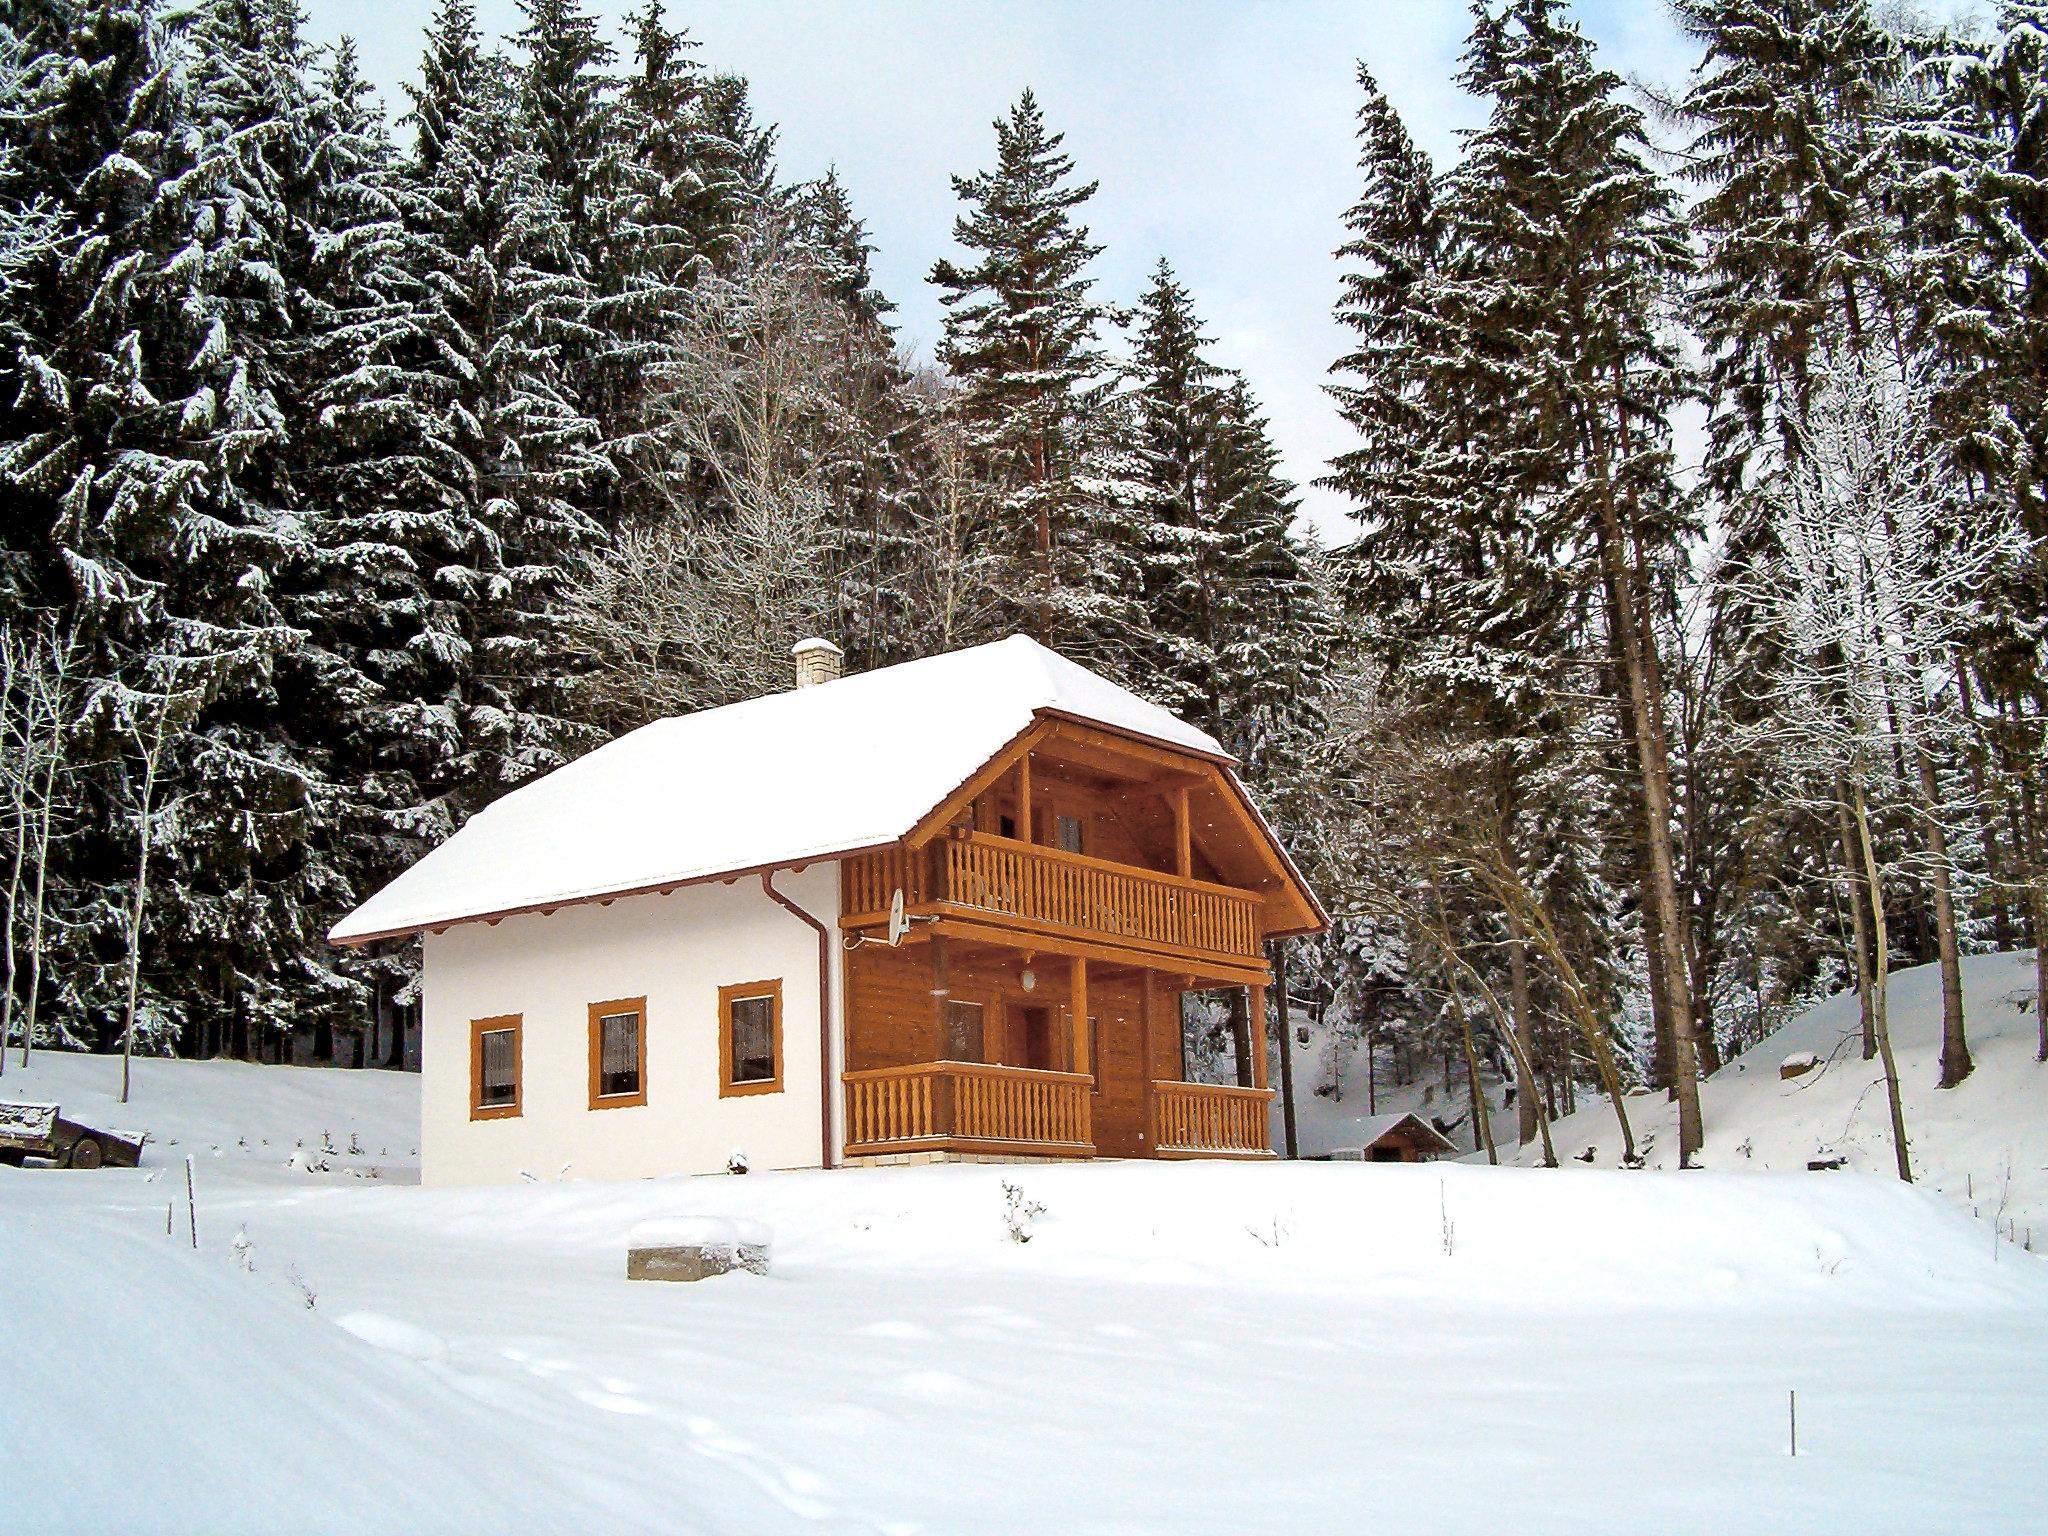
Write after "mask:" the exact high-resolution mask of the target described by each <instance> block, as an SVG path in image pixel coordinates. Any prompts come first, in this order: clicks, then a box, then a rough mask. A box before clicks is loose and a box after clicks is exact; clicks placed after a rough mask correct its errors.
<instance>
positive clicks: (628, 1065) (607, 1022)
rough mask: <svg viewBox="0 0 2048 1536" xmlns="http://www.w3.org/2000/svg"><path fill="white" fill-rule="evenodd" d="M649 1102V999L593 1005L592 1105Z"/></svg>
mask: <svg viewBox="0 0 2048 1536" xmlns="http://www.w3.org/2000/svg"><path fill="white" fill-rule="evenodd" d="M646 1102H647V999H646V998H644V997H621V998H614V999H613V1000H612V1001H611V1002H608V1003H592V1004H591V1005H590V1107H591V1108H592V1109H626V1108H629V1107H630V1106H632V1105H635V1104H645V1103H646Z"/></svg>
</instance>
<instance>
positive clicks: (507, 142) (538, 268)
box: [407, 0, 609, 809]
mask: <svg viewBox="0 0 2048 1536" xmlns="http://www.w3.org/2000/svg"><path fill="white" fill-rule="evenodd" d="M427 49H428V55H429V59H430V67H429V68H428V69H427V70H425V71H424V72H423V73H424V77H425V79H426V81H427V82H428V83H429V85H428V88H430V89H431V90H433V91H434V92H435V95H434V96H433V98H432V107H433V111H434V113H435V115H436V117H437V118H438V119H439V120H440V121H442V122H443V123H444V138H443V141H442V143H441V145H440V147H439V148H438V150H437V151H435V152H434V155H433V158H432V159H431V160H430V159H429V156H428V153H427V151H426V149H425V146H424V144H422V146H421V147H420V148H417V149H416V150H415V156H414V162H413V165H412V166H411V168H410V175H409V178H408V179H409V181H410V183H411V186H410V189H409V191H408V231H407V232H408V236H409V243H408V249H409V251H410V253H411V259H412V260H414V261H415V262H417V263H418V269H417V273H416V281H417V282H418V284H419V286H420V289H421V291H422V292H423V293H424V295H425V296H426V297H425V313H424V315H423V318H422V321H421V325H422V327H423V331H424V339H425V341H426V344H427V346H428V348H429V352H430V355H429V358H428V360H427V362H426V364H425V366H427V367H429V368H431V370H432V372H433V375H434V377H435V379H436V380H437V385H436V397H437V399H438V413H437V418H436V421H435V426H434V430H433V437H432V441H433V442H434V445H435V451H436V456H437V458H438V459H439V461H440V464H439V466H438V469H439V472H440V473H444V474H447V475H448V476H450V479H449V482H448V483H447V485H446V501H445V503H444V506H443V508H441V509H437V514H438V515H437V517H436V519H435V524H436V526H433V527H431V528H429V529H426V530H423V531H424V532H427V533H428V534H429V536H430V537H431V538H432V539H433V540H434V542H435V546H436V547H435V548H434V551H433V558H434V559H435V560H436V562H437V567H438V568H437V569H435V571H434V576H433V580H432V582H431V583H430V584H429V591H430V592H431V593H432V596H433V600H434V601H436V602H449V601H451V600H452V608H451V610H450V611H448V612H447V613H446V614H445V615H443V616H438V617H436V618H435V619H433V620H431V621H430V625H431V628H432V629H433V630H434V631H435V632H436V633H437V634H439V635H441V636H442V637H444V638H443V639H442V640H441V641H440V642H439V644H440V646H441V647H442V648H443V651H444V653H445V655H446V656H449V657H454V658H456V660H457V661H458V665H457V666H455V667H454V668H453V669H452V670H453V671H454V674H455V675H454V676H452V677H450V678H449V679H448V686H449V691H448V694H447V696H446V697H445V700H444V701H443V702H442V703H441V705H440V708H441V709H442V710H443V711H445V725H446V728H447V730H448V732H449V733H450V734H451V736H452V742H451V746H452V748H453V751H452V755H450V756H449V757H447V759H446V760H445V763H444V768H445V774H446V777H445V779H444V780H443V781H442V782H440V783H438V784H436V785H435V786H434V788H435V791H436V794H437V796H446V797H447V798H448V800H449V801H450V802H451V804H452V805H454V806H456V807H461V808H463V809H468V808H474V807H475V806H477V805H480V804H482V803H484V802H487V801H488V800H490V799H492V798H494V797H495V796H496V795H497V794H499V793H501V792H502V791H503V790H505V789H507V788H510V787H511V786H512V785H514V784H517V783H519V782H520V781H521V780H523V779H525V778H527V777H529V776H531V775H532V774H534V773H537V772H541V771H544V770H546V769H547V768H550V767H552V766H555V765H556V764H558V763H559V762H561V761H562V760H563V753H564V751H565V750H566V749H567V747H568V746H569V744H570V743H571V742H572V741H573V740H574V737H575V732H574V730H573V728H572V726H571V725H570V724H569V721H568V719H567V718H566V716H565V713H564V711H565V710H566V709H567V707H568V706H567V695H566V687H565V684H566V681H567V680H566V679H564V678H562V677H561V676H560V675H559V674H560V669H559V667H558V665H557V664H556V658H555V657H554V656H553V655H552V653H551V632H552V623H553V620H552V619H551V617H550V612H549V610H550V608H551V605H552V604H553V602H554V600H555V598H556V596H557V595H558V594H559V593H560V592H561V591H562V590H563V588H564V586H565V584H566V583H567V581H568V580H569V579H570V576H571V574H572V572H573V571H574V569H575V566H576V564H577V562H578V560H579V559H580V557H581V553H582V551H583V550H585V549H586V548H587V547H589V546H590V545H591V544H592V543H593V542H594V541H595V540H597V539H598V538H599V537H600V530H599V528H598V526H597V525H596V524H595V523H594V522H593V521H592V519H591V518H590V516H589V514H588V513H587V511H586V510H585V508H586V507H587V506H588V505H589V503H590V501H591V500H592V498H593V497H594V496H595V494H596V492H595V490H594V489H593V488H594V487H595V486H597V485H599V484H601V483H603V482H604V481H605V480H606V478H607V476H608V473H609V466H608V465H607V464H606V462H605V460H604V459H603V457H602V456H601V453H600V445H599V436H598V429H597V425H596V423H594V422H593V421H592V420H591V419H590V418H589V417H588V416H586V415H584V414H583V413H582V412H581V411H580V410H578V408H577V407H576V404H575V403H574V399H573V395H572V391H571V387H570V381H569V378H568V367H567V362H566V361H565V354H566V353H572V352H574V351H575V350H576V348H577V346H578V345H579V343H580V342H581V340H582V339H583V337H584V331H583V325H584V321H585V318H586V316H587V315H588V312H589V290H588V286H587V285H586V284H585V283H583V282H582V281H581V280H580V279H579V278H578V277H577V276H576V275H575V273H574V271H573V261H572V257H571V253H570V249H569V247H570V241H571V235H570V230H569V227H568V221H567V219H566V217H565V215H564V212H563V208H562V205H561V203H560V201H559V199H558V197H557V193H556V189H555V188H554V187H553V186H552V185H551V184H550V183H549V181H548V180H547V178H546V177H545V175H544V173H543V167H542V162H541V160H540V157H539V155H538V154H537V153H536V152H535V151H534V149H533V148H532V146H531V144H530V143H529V138H528V134H527V131H526V128H525V125H524V124H523V122H522V118H521V112H520V105H519V96H518V92H517V81H516V78H515V76H514V73H513V70H512V67H511V65H510V64H509V63H508V62H507V61H506V60H505V59H503V58H502V57H500V56H497V55H487V54H484V53H483V52H482V50H481V46H480V44H479V42H478V38H477V33H476V22H475V16H474V12H473V11H472V10H471V9H470V7H469V6H468V5H467V4H466V3H464V0H444V3H443V5H442V6H441V9H440V10H439V11H438V12H437V14H436V18H435V22H434V24H433V26H432V28H431V29H430V30H429V34H428V42H427ZM436 82H438V83H436ZM415 99H416V101H419V102H420V103H421V110H425V106H426V101H425V99H424V97H420V96H416V98H415ZM436 659H437V660H439V659H441V658H436Z"/></svg>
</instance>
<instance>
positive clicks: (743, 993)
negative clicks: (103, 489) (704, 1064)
mask: <svg viewBox="0 0 2048 1536" xmlns="http://www.w3.org/2000/svg"><path fill="white" fill-rule="evenodd" d="M718 1054H719V1058H720V1059H719V1064H718V1096H719V1097H720V1098H731V1097H733V1096H734V1095H736V1094H744V1093H780V1092H781V1091H782V983H781V981H780V980H776V981H749V982H743V983H742V984H741V985H739V986H736V987H720V988H719V989H718Z"/></svg>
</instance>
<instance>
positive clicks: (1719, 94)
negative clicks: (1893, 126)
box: [1677, 0, 1900, 916]
mask: <svg viewBox="0 0 2048 1536" xmlns="http://www.w3.org/2000/svg"><path fill="white" fill-rule="evenodd" d="M1677 12H1678V16H1679V19H1680V22H1681V24H1682V25H1683V26H1684V27H1685V28H1686V30H1687V31H1688V33H1689V34H1690V35H1691V36H1692V37H1693V38H1694V40H1695V41H1696V42H1697V43H1698V44H1699V45H1700V46H1701V49H1702V58H1701V61H1700V64H1699V66H1698V67H1697V69H1696V71H1695V73H1694V77H1693V80H1692V82H1691V84H1690V86H1689V88H1688V90H1687V92H1686V94H1685V96H1684V97H1683V99H1682V100H1681V101H1680V103H1679V104H1678V115H1679V119H1680V121H1681V123H1682V124H1683V125H1684V126H1685V127H1686V128H1687V129H1689V131H1690V134H1691V139H1690V143H1689V145H1688V158H1687V161H1686V163H1685V166H1684V170H1683V174H1684V175H1685V176H1686V177H1687V178H1688V179H1690V180H1691V181H1693V182H1694V183H1695V184H1697V185H1698V186H1699V187H1700V189H1701V192H1700V196H1699V198H1698V200H1697V201H1696V202H1695V203H1694V204H1693V205H1692V207H1691V208H1690V209H1689V210H1688V215H1687V219H1688V224H1689V226H1690V227H1691V229H1692V230H1693V231H1694V233H1695V235H1696V237H1697V238H1698V239H1699V240H1700V242H1701V244H1702V255H1703V260H1702V263H1701V267H1700V271H1699V274H1698V277H1697V279H1696V281H1695V283H1694V285H1693V289H1692V292H1691V296H1690V297H1691V302H1690V305H1689V311H1688V315H1689V322H1690V324H1691V326H1692V329H1693V330H1694V332H1695V333H1696V334H1697V335H1698V336H1699V338H1700V340H1701V343H1702V345H1703V347H1704V349H1705V351H1706V355H1707V385H1708V406H1709V420H1708V436H1709V450H1708V455H1707V462H1706V466H1705V476H1704V480H1705V483H1706V486H1707V488H1708V490H1709V492H1710V493H1711V495H1712V498H1713V501H1714V504H1715V507H1716V511H1717V514H1718V517H1719V520H1720V522H1721V525H1722V526H1721V529H1720V542H1721V544H1722V552H1721V561H1722V563H1723V565H1724V566H1725V569H1726V573H1727V575H1728V577H1729V579H1727V580H1725V581H1721V582H1717V583H1715V585H1714V588H1713V592H1714V606H1713V608H1712V610H1711V611H1710V613H1709V616H1708V622H1709V632H1710V637H1711V638H1710V650H1711V654H1712V668H1713V671H1714V673H1715V675H1716V676H1717V677H1718V678H1719V680H1720V684H1721V686H1720V689H1719V692H1720V695H1721V697H1722V698H1723V699H1724V700H1725V701H1726V702H1727V707H1728V717H1729V721H1730V723H1731V724H1732V725H1733V726H1736V727H1738V728H1739V727H1744V726H1747V725H1749V724H1753V723H1757V718H1756V711H1757V710H1758V709H1759V708H1760V707H1761V706H1760V701H1762V700H1763V699H1765V698H1767V697H1769V696H1770V694H1771V692H1772V690H1773V688H1774V687H1775V672H1776V669H1777V664H1778V660H1777V657H1776V655H1775V652H1774V650H1773V646H1774V644H1775V637H1776V631H1775V629H1774V627H1773V626H1771V625H1768V624H1765V623H1763V622H1762V621H1761V620H1760V618H1759V616H1758V615H1757V614H1755V613H1752V612H1751V611H1750V610H1749V609H1748V608H1747V607H1746V606H1745V603H1746V601H1747V598H1746V596H1745V594H1746V593H1748V592H1749V591H1750V590H1751V589H1752V587H1753V586H1754V582H1753V581H1752V580H1751V577H1753V576H1758V575H1761V574H1763V573H1764V572H1767V571H1768V570H1769V568H1770V566H1771V564H1772V562H1773V560H1774V559H1775V551H1774V549H1773V547H1772V544H1771V538H1772V530H1773V528H1774V526H1775V520H1774V518H1773V516H1772V511H1771V509H1772V506H1773V504H1774V500H1775V498H1777V497H1778V496H1779V495H1780V494H1781V492H1782V490H1783V487H1784V485H1785V483H1786V480H1787V477H1788V476H1790V475H1793V474H1794V473H1795V472H1796V458H1797V453H1798V443H1799V441H1800V433H1799V425H1798V424H1799V422H1800V420H1801V418H1802V415H1803V413H1804V411H1805V409H1806V402H1807V400H1808V398H1809V396H1810V394H1811V391H1812V387H1813V385H1812V377H1813V370H1814V368H1815V366H1816V361H1815V360H1816V358H1817V357H1818V356H1819V354H1820V352H1821V350H1822V348H1824V347H1826V346H1828V345H1831V344H1833V343H1832V338H1835V337H1838V336H1840V335H1842V334H1844V333H1848V334H1850V335H1852V336H1854V337H1855V338H1856V341H1855V344H1854V346H1853V347H1852V348H1851V349H1852V350H1861V349H1863V348H1864V347H1865V346H1867V345H1869V344H1870V342H1871V341H1872V340H1873V339H1874V337H1875V335H1876V332H1875V330H1874V322H1875V321H1877V320H1878V319H1879V318H1880V317H1882V316H1884V315H1885V313H1886V300H1885V299H1884V298H1883V297H1882V294H1883V292H1884V290H1885V286H1886V284H1885V279H1886V278H1887V277H1888V275H1889V274H1890V272H1891V271H1892V270H1895V268H1896V263H1895V262H1894V263H1892V264H1891V265H1890V266H1889V267H1888V266H1887V251H1888V249H1889V247H1890V246H1891V245H1892V243H1893V242H1892V241H1891V239H1890V235H1889V231H1888V228H1887V223H1886V220H1885V218H1884V216H1883V212H1882V202H1883V195H1884V190H1885V189H1884V186H1883V183H1884V181H1885V180H1886V176H1887V173H1888V170H1889V167H1888V166H1887V164H1886V161H1885V159H1884V157H1883V155H1882V153H1881V152H1880V151H1881V149H1882V146H1883V143H1884V140H1883V132H1882V129H1883V121H1882V112H1881V107H1882V102H1883V99H1884V97H1885V94H1886V92H1887V91H1888V90H1889V89H1890V87H1891V86H1892V84H1893V83H1895V82H1896V80H1897V78H1898V72H1899V65H1900V57H1899V50H1898V47H1897V44H1896V42H1895V40H1894V39H1893V38H1892V37H1891V36H1890V35H1889V34H1887V32H1886V31H1885V30H1884V29H1883V28H1882V27H1881V26H1879V25H1878V23H1877V22H1876V20H1875V19H1874V18H1873V16H1872V15H1871V13H1870V10H1869V8H1868V6H1867V5H1866V3H1865V0H1680V3H1679V4H1678V6H1677ZM1729 739H1731V740H1737V741H1740V740H1744V739H1747V738H1746V736H1745V734H1744V732H1743V731H1742V730H1741V729H1737V730H1735V731H1733V732H1732V733H1731V734H1730V737H1729ZM1699 761H1700V763H1701V767H1702V769H1708V768H1716V767H1718V768H1719V769H1720V770H1722V771H1720V772H1717V773H1715V774H1714V775H1713V776H1712V778H1711V780H1710V781H1708V782H1705V783H1703V784H1702V786H1701V788H1702V790H1704V792H1703V793H1697V794H1695V796H1694V797H1693V803H1694V804H1696V805H1697V806H1699V807H1700V808H1701V812H1702V814H1703V815H1704V816H1705V818H1706V820H1707V822H1709V823H1711V825H1707V824H1703V825H1702V826H1701V827H1700V828H1699V834H1700V835H1699V837H1698V838H1697V840H1696V846H1698V847H1700V848H1702V849H1711V848H1717V847H1718V848H1721V849H1723V850H1725V849H1726V848H1727V847H1728V846H1729V845H1730V844H1731V843H1733V842H1737V841H1740V840H1741V839H1743V838H1745V837H1747V838H1748V839H1750V840H1751V841H1756V840H1760V839H1768V840H1773V841H1781V842H1783V843H1785V844H1786V845H1788V846H1794V847H1797V846H1801V845H1805V844H1812V845H1815V846H1818V847H1822V848H1825V847H1826V846H1827V844H1828V842H1830V841H1838V839H1836V838H1833V837H1831V836H1830V833H1829V829H1828V827H1827V825H1826V823H1827V822H1828V821H1832V820H1834V819H1836V818H1822V819H1821V821H1820V822H1819V823H1816V822H1815V821H1814V819H1813V818H1811V817H1802V816H1794V817H1793V818H1792V820H1791V821H1790V822H1787V819H1786V814H1787V807H1786V806H1785V803H1784V802H1783V800H1782V797H1779V796H1776V795H1774V794H1773V793H1772V792H1771V786H1770V785H1769V783H1768V781H1767V778H1766V777H1765V775H1764V773H1763V771H1762V766H1763V765H1761V764H1758V763H1755V762H1752V761H1749V760H1747V759H1745V758H1743V757H1742V756H1741V755H1740V754H1739V753H1736V754H1729V753H1722V754H1708V755H1705V756H1704V757H1702V758H1701V759H1699ZM1774 823H1776V824H1775V825H1774ZM1743 828H1748V829H1750V830H1749V831H1748V832H1746V833H1745V832H1744V831H1742V830H1741V829H1743ZM1706 862H1707V863H1708V864H1709V865H1710V866H1711V865H1722V866H1724V867H1725V865H1726V863H1727V862H1728V861H1727V860H1726V859H1725V858H1719V857H1713V856H1709V857H1708V859H1707V860H1706ZM1844 873H1845V876H1846V878H1847V879H1848V882H1849V886H1850V893H1849V906H1850V909H1851V912H1852V914H1862V915H1864V916H1867V914H1868V909H1869V905H1870V893H1869V891H1868V890H1867V889H1864V888H1863V887H1862V884H1861V881H1862V876H1861V873H1860V870H1859V869H1858V868H1857V867H1856V865H1855V864H1854V863H1852V862H1848V861H1846V860H1845V863H1844ZM1703 899H1705V900H1710V901H1716V902H1718V891H1717V888H1713V887H1709V888H1708V889H1706V890H1705V891H1704V892H1703Z"/></svg>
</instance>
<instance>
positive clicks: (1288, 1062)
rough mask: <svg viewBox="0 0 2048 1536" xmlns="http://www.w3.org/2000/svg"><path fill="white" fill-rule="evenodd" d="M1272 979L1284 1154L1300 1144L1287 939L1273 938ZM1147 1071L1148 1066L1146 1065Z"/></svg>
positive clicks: (1292, 1154)
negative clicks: (1296, 1115) (1296, 1128)
mask: <svg viewBox="0 0 2048 1536" xmlns="http://www.w3.org/2000/svg"><path fill="white" fill-rule="evenodd" d="M1273 981H1274V983H1275V984H1276V985H1277V987H1278V988H1279V993H1280V995H1279V996H1278V997H1277V998H1276V999H1275V1000H1274V1001H1275V1005H1276V1006H1277V1007H1278V1008H1279V1011H1280V1016H1279V1019H1278V1021H1277V1022H1278V1023H1279V1026H1280V1129H1281V1132H1282V1134H1283V1135H1285V1137H1286V1138H1287V1155H1288V1156H1289V1157H1290V1158H1294V1157H1299V1156H1301V1144H1300V1141H1299V1139H1298V1138H1297V1137H1296V1135H1295V1125H1294V1024H1293V1021H1292V1019H1291V1018H1290V1016H1289V1013H1288V1006H1287V941H1286V940H1285V939H1275V940H1274V941H1273ZM1146 1070H1147V1072H1148V1074H1149V1072H1150V1070H1151V1069H1150V1067H1149V1065H1148V1066H1147V1069H1146Z"/></svg>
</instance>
